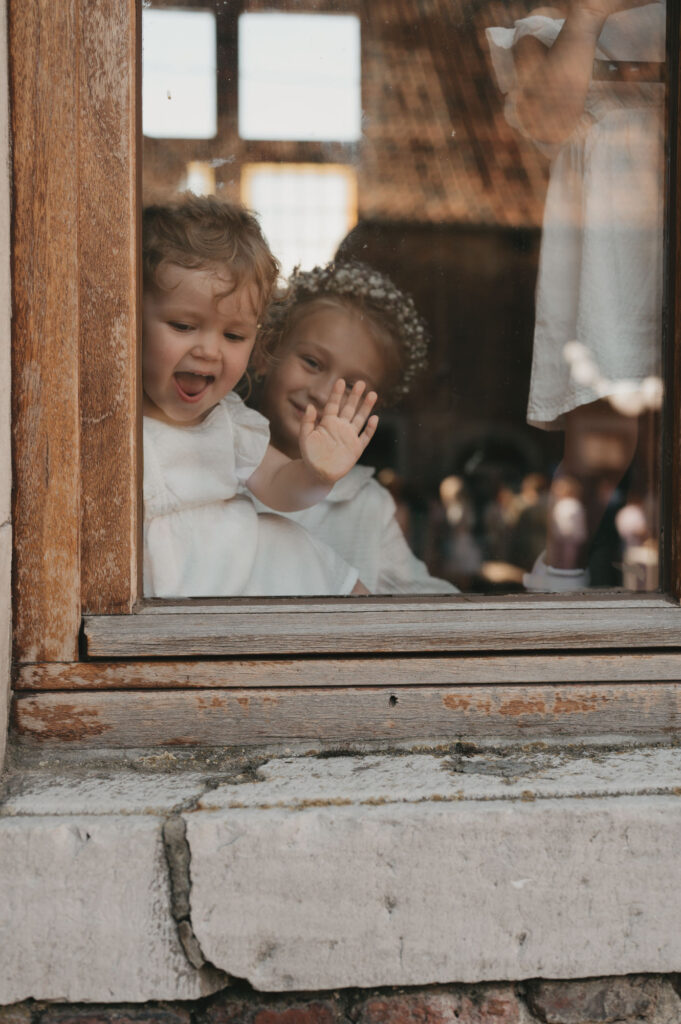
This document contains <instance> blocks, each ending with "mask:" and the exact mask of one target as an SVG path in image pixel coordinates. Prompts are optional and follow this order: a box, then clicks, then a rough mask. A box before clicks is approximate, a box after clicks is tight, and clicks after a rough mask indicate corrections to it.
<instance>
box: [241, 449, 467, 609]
mask: <svg viewBox="0 0 681 1024" xmlns="http://www.w3.org/2000/svg"><path fill="white" fill-rule="evenodd" d="M374 472H375V470H374V469H373V468H372V467H371V466H353V468H352V469H351V470H350V472H349V473H348V474H347V475H346V476H344V477H343V478H342V480H339V481H338V482H337V483H336V484H334V486H333V488H332V489H331V491H330V492H329V494H328V495H327V496H326V498H325V499H324V501H320V502H319V503H318V504H317V505H313V506H312V507H311V508H305V509H302V511H300V512H287V513H286V518H287V519H291V520H293V521H294V522H296V523H299V524H300V525H301V526H304V527H305V529H306V530H308V531H309V532H310V533H311V534H312V536H313V537H316V538H317V540H320V541H323V542H324V543H325V544H328V545H329V547H332V548H333V549H334V551H337V552H338V554H339V555H341V556H342V557H343V558H345V559H346V560H347V561H348V562H350V563H351V564H352V565H354V566H355V567H356V568H357V569H358V570H359V578H360V580H361V581H362V583H363V584H364V585H365V587H367V588H368V589H369V591H370V592H371V593H372V594H458V593H459V591H458V590H457V588H456V587H455V586H453V585H452V584H451V583H449V582H448V581H447V580H441V579H438V578H437V577H435V576H431V575H430V573H429V572H428V569H427V567H426V565H425V564H424V563H423V562H422V561H421V560H420V559H419V558H417V557H416V555H415V554H414V552H413V551H412V550H411V548H410V547H409V545H408V544H407V541H406V539H405V536H404V534H403V533H402V530H401V529H400V524H399V523H398V521H397V518H396V507H395V502H394V500H393V497H392V495H391V494H390V492H389V491H388V490H386V488H385V487H383V486H381V484H380V483H379V482H378V480H375V479H374ZM256 508H257V509H258V510H264V511H269V510H268V509H267V507H266V506H265V505H263V504H262V503H261V502H257V501H256Z"/></svg>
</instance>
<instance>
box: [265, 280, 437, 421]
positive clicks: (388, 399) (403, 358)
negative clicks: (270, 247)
mask: <svg viewBox="0 0 681 1024" xmlns="http://www.w3.org/2000/svg"><path fill="white" fill-rule="evenodd" d="M329 307H330V308H334V307H335V308H340V309H342V310H345V311H347V312H350V313H355V314H356V315H357V316H358V317H359V318H360V319H361V320H362V322H363V323H364V324H365V326H366V327H367V329H368V330H369V333H370V334H371V335H372V337H373V338H374V339H375V340H376V342H377V344H378V345H379V347H380V349H381V351H382V353H383V355H384V359H385V364H386V387H385V391H382V394H381V399H382V402H383V404H386V403H395V402H397V401H399V399H400V398H402V397H403V395H405V394H407V392H408V391H409V388H410V386H411V384H412V382H413V380H414V378H415V377H416V376H417V375H418V374H419V373H420V372H421V371H422V370H423V369H425V367H426V365H427V353H428V344H429V340H430V338H429V333H428V328H427V326H426V323H425V320H423V318H422V317H421V316H420V315H419V313H418V312H417V310H416V306H415V305H414V302H413V299H412V298H411V297H410V296H409V295H406V294H405V293H404V292H402V291H400V289H399V288H398V287H397V285H395V284H394V283H393V282H392V281H391V280H390V278H389V277H387V276H386V275H385V274H381V273H380V272H379V271H378V270H374V268H373V267H370V266H368V265H367V264H366V263H361V262H360V261H359V260H342V261H341V260H339V261H333V262H331V263H328V264H326V266H323V267H314V269H313V270H300V268H299V267H296V268H295V270H294V271H293V273H292V274H291V277H290V278H289V281H288V286H287V287H286V288H285V289H284V290H283V291H282V292H280V293H279V294H278V295H277V296H276V297H275V299H274V300H273V301H272V303H271V304H270V306H269V307H268V309H267V312H266V314H265V317H264V320H263V324H262V329H261V332H260V342H261V349H260V351H261V352H264V354H265V356H266V358H267V360H269V361H276V358H277V352H278V350H279V348H280V347H281V345H282V344H283V343H284V342H285V341H286V339H287V338H288V336H289V335H290V333H291V331H292V330H293V328H294V327H295V326H296V324H298V323H299V322H300V320H302V319H303V317H305V316H308V315H309V314H311V313H313V312H315V311H316V310H317V309H322V308H329Z"/></svg>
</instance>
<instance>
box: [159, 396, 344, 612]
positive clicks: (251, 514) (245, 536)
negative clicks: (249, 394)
mask: <svg viewBox="0 0 681 1024" xmlns="http://www.w3.org/2000/svg"><path fill="white" fill-rule="evenodd" d="M268 443H269V425H268V423H267V420H266V419H265V418H264V417H263V416H261V415H260V413H257V412H255V411H254V410H253V409H249V408H247V407H246V406H245V405H244V404H243V402H242V401H241V399H240V398H239V397H238V396H237V395H235V394H233V393H230V394H228V395H227V396H226V397H225V398H223V399H222V401H221V402H220V403H219V404H218V405H217V406H216V407H215V408H214V409H213V410H211V412H210V413H209V414H208V416H207V417H206V418H205V420H203V421H202V422H201V423H199V424H197V425H196V426H191V427H176V426H171V425H170V424H167V423H163V422H161V421H159V420H155V419H151V418H150V417H146V416H145V418H144V593H145V596H146V597H225V596H235V595H244V596H250V597H255V596H279V595H330V594H349V593H350V591H351V590H352V588H353V587H354V585H355V583H356V582H357V578H358V573H357V570H356V569H353V568H351V567H350V566H349V565H348V564H347V563H346V562H344V561H343V559H342V558H340V556H339V555H337V554H336V553H335V551H332V550H331V548H328V547H326V545H324V544H321V543H320V542H318V541H316V540H315V539H314V538H313V537H310V536H309V534H307V533H306V531H305V530H303V529H302V528H301V527H300V526H297V525H296V524H295V523H292V522H289V521H288V520H287V519H283V518H282V517H281V516H277V515H262V516H259V515H258V514H257V512H256V510H255V507H254V505H253V502H252V501H251V499H250V497H248V492H246V491H245V488H244V484H245V481H246V480H248V478H249V477H250V476H251V474H252V473H253V471H254V470H255V468H256V467H257V466H258V465H259V464H260V463H261V462H262V459H263V457H264V455H265V451H266V449H267V445H268Z"/></svg>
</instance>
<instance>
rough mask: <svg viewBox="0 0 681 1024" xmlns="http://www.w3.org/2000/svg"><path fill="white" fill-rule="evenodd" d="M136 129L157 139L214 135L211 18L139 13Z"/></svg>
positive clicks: (189, 13) (206, 13) (198, 14)
mask: <svg viewBox="0 0 681 1024" xmlns="http://www.w3.org/2000/svg"><path fill="white" fill-rule="evenodd" d="M142 53H143V61H144V76H143V78H142V130H143V132H144V134H145V135H148V136H151V137H153V138H160V139H212V138H213V137H214V136H215V134H216V132H217V97H216V90H215V74H216V66H215V15H214V14H213V12H212V11H183V10H156V9H149V8H145V9H144V10H143V11H142Z"/></svg>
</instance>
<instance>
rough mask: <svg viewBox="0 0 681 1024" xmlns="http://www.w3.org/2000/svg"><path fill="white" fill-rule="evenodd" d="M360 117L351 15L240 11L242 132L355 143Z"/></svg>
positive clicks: (252, 136) (356, 27) (356, 31)
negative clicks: (241, 12)
mask: <svg viewBox="0 0 681 1024" xmlns="http://www.w3.org/2000/svg"><path fill="white" fill-rule="evenodd" d="M361 119H362V110H361V99H360V34H359V19H358V18H357V17H355V16H353V15H334V14H290V13H286V14H277V13H272V12H268V13H266V14H242V15H241V17H240V18H239V134H240V135H241V137H242V138H244V139H299V140H311V139H318V140H321V139H325V140H327V139H328V140H337V141H338V142H356V141H357V140H358V139H359V137H360V135H361Z"/></svg>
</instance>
